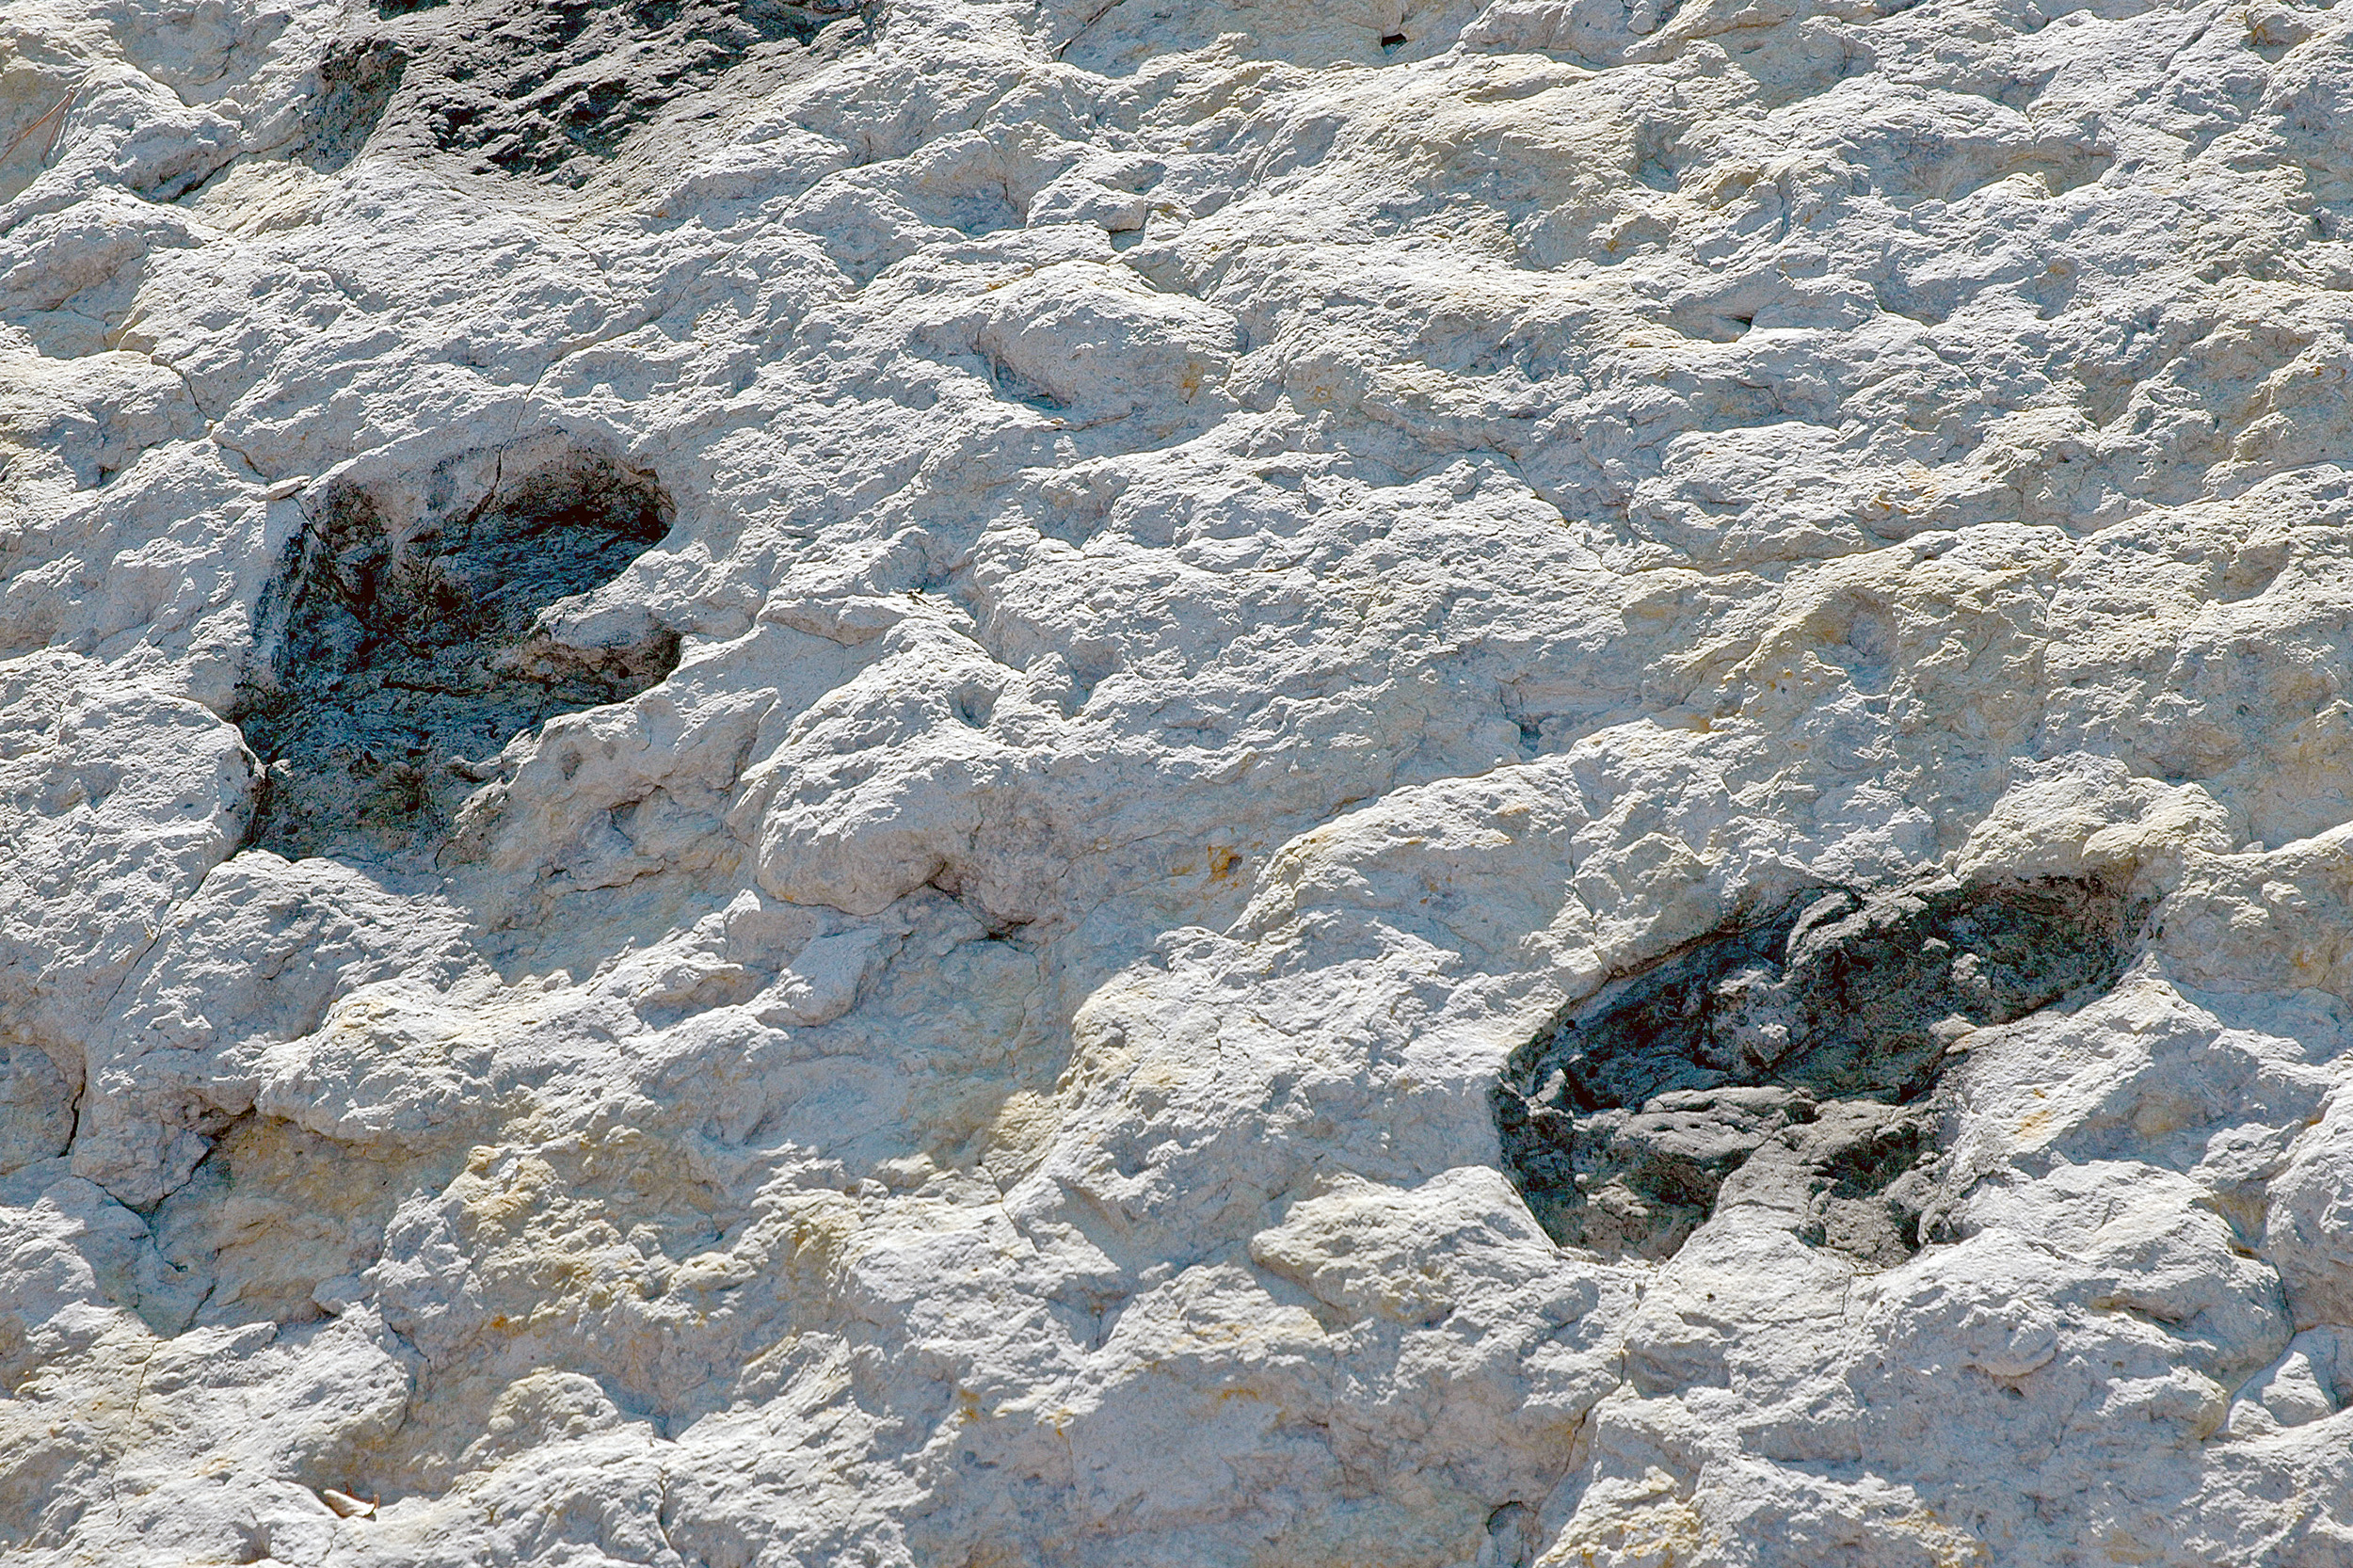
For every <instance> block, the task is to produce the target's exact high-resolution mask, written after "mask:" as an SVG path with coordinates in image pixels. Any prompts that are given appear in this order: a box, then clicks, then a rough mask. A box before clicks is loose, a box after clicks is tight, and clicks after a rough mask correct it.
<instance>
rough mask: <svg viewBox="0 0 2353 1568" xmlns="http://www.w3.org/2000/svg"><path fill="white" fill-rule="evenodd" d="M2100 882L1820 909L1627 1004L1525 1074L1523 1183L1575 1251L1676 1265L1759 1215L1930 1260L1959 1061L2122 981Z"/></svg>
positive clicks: (1508, 1124) (1794, 913) (1689, 961)
mask: <svg viewBox="0 0 2353 1568" xmlns="http://www.w3.org/2000/svg"><path fill="white" fill-rule="evenodd" d="M2131 925H2132V914H2131V911H2130V910H2129V909H2128V908H2127V906H2126V904H2125V901H2124V900H2123V899H2122V898H2121V896H2120V895H2118V894H2117V893H2115V892H2113V891H2111V890H2110V889H2108V888H2105V887H2103V886H2101V885H2100V884H2098V883H2095V882H2089V881H2066V880H2050V881H2042V882H2035V883H2030V884H2016V885H2000V886H1968V885H1964V884H1961V883H1960V882H1956V881H1952V880H1949V879H1946V880H1937V881H1929V882H1924V883H1919V884H1914V885H1913V886H1910V887H1905V888H1892V889H1883V890H1880V891H1874V892H1864V891H1856V890H1849V889H1836V890H1831V891H1817V892H1815V893H1811V894H1807V895H1804V896H1802V897H1801V898H1798V899H1794V900H1790V901H1788V902H1786V903H1784V904H1780V905H1778V906H1776V907H1774V908H1773V909H1770V910H1768V911H1766V912H1764V913H1762V914H1759V915H1755V916H1753V917H1751V918H1749V919H1745V920H1737V921H1735V922H1733V923H1732V924H1731V925H1729V926H1727V927H1726V928H1724V929H1723V930H1721V931H1719V932H1718V933H1716V934H1715V935H1713V936H1708V937H1706V938H1705V939H1703V940H1701V941H1699V942H1696V943H1694V944H1692V945H1691V946H1689V947H1688V948H1686V949H1684V950H1683V951H1681V952H1677V953H1674V954H1673V955H1671V956H1669V957H1667V958H1665V959H1662V960H1660V961H1659V962H1658V963H1656V964H1654V965H1651V966H1649V967H1648V968H1644V969H1642V970H1641V971H1640V972H1638V973H1635V974H1632V975H1629V976H1626V977H1625V978H1624V979H1621V980H1619V981H1617V982H1614V983H1613V984H1610V985H1609V986H1607V987H1605V988H1604V989H1603V990H1602V991H1601V992H1600V993H1598V994H1597V995H1596V996H1594V997H1593V998H1592V999H1591V1000H1588V1001H1586V1002H1584V1003H1582V1004H1580V1005H1579V1006H1577V1008H1575V1009H1573V1010H1571V1012H1569V1013H1568V1014H1567V1015H1565V1016H1561V1018H1559V1019H1556V1020H1555V1021H1554V1023H1553V1024H1552V1025H1551V1026H1550V1027H1548V1028H1547V1029H1546V1030H1545V1032H1543V1033H1542V1034H1539V1035H1538V1036H1537V1037H1536V1038H1535V1039H1533V1040H1531V1041H1529V1043H1528V1044H1527V1045H1526V1046H1524V1047H1522V1048H1520V1049H1519V1050H1518V1051H1516V1052H1514V1053H1513V1057H1512V1060H1511V1062H1510V1063H1509V1064H1508V1065H1507V1066H1506V1068H1505V1070H1504V1074H1503V1077H1502V1079H1501V1080H1500V1081H1499V1082H1498V1083H1497V1085H1496V1088H1495V1090H1494V1095H1493V1104H1494V1110H1495V1116H1496V1127H1497V1132H1498V1134H1499V1135H1500V1138H1501V1142H1502V1148H1503V1156H1504V1167H1505V1169H1506V1171H1507V1172H1508V1173H1509V1174H1510V1175H1511V1176H1512V1178H1513V1181H1514V1182H1515V1183H1516V1184H1517V1185H1518V1186H1519V1189H1520V1191H1521V1192H1522V1193H1523V1194H1524V1195H1525V1196H1526V1197H1527V1199H1528V1203H1529V1208H1531V1209H1532V1210H1533V1211H1534V1213H1535V1214H1536V1217H1537V1219H1538V1220H1539V1221H1541V1222H1542V1223H1543V1224H1544V1226H1545V1229H1546V1230H1547V1231H1548V1232H1550V1233H1551V1235H1552V1237H1553V1238H1554V1240H1558V1241H1560V1242H1561V1243H1562V1244H1563V1245H1571V1246H1583V1247H1590V1248H1593V1249H1594V1250H1596V1251H1598V1252H1601V1253H1604V1254H1606V1255H1609V1256H1621V1255H1627V1254H1631V1255H1636V1256H1645V1257H1663V1256H1667V1255H1669V1254H1671V1253H1673V1251H1674V1250H1675V1249H1676V1248H1677V1247H1680V1246H1681V1245H1682V1244H1683V1242H1684V1240H1686V1239H1687V1238H1688V1237H1689V1235H1690V1234H1691V1232H1692V1231H1693V1230H1695V1229H1696V1228H1698V1226H1699V1225H1700V1224H1701V1223H1702V1222H1704V1221H1705V1219H1706V1218H1707V1217H1708V1215H1709V1214H1710V1213H1712V1212H1713V1211H1714V1210H1715V1208H1717V1207H1718V1205H1719V1204H1720V1203H1721V1202H1725V1201H1729V1199H1730V1198H1731V1197H1732V1196H1733V1195H1736V1194H1737V1195H1739V1196H1742V1197H1744V1198H1748V1199H1751V1200H1753V1201H1761V1202H1769V1203H1773V1204H1776V1205H1778V1206H1780V1207H1783V1208H1787V1209H1789V1210H1791V1211H1793V1212H1795V1213H1797V1214H1798V1215H1799V1216H1800V1223H1799V1228H1800V1234H1801V1235H1802V1236H1804V1237H1805V1238H1806V1239H1807V1240H1810V1241H1812V1242H1814V1243H1815V1244H1817V1245H1820V1246H1829V1247H1834V1248H1837V1249H1838V1250H1840V1251H1843V1252H1846V1253H1848V1254H1849V1255H1850V1256H1855V1257H1856V1258H1858V1259H1860V1260H1862V1261H1865V1262H1866V1263H1869V1264H1871V1265H1874V1266H1884V1265H1886V1264H1889V1263H1893V1262H1897V1261H1900V1260H1901V1259H1902V1258H1903V1257H1905V1256H1909V1255H1910V1254H1911V1253H1912V1252H1913V1251H1915V1250H1917V1248H1918V1246H1919V1234H1918V1221H1919V1213H1920V1208H1921V1203H1922V1201H1923V1200H1924V1199H1925V1197H1926V1195H1927V1188H1928V1171H1929V1165H1930V1163H1931V1162H1932V1160H1933V1157H1934V1154H1935V1150H1936V1140H1935V1127H1934V1121H1933V1118H1932V1116H1931V1115H1930V1113H1929V1110H1928V1108H1927V1107H1926V1106H1925V1105H1924V1104H1923V1098H1924V1096H1926V1095H1927V1093H1928V1091H1929V1089H1930V1088H1931V1087H1932V1086H1933V1085H1934V1084H1935V1082H1936V1080H1937V1078H1938V1075H1939V1074H1940V1073H1941V1072H1942V1070H1943V1068H1944V1065H1945V1061H1946V1059H1947V1055H1948V1053H1949V1051H1950V1050H1951V1048H1952V1047H1953V1045H1954V1044H1955V1042H1956V1041H1957V1040H1958V1039H1959V1038H1960V1037H1961V1035H1963V1034H1965V1033H1967V1032H1970V1031H1972V1030H1975V1029H1978V1028H1983V1027H1986V1026H1988V1025H1993V1024H2002V1023H2009V1022H2011V1021H2013V1020H2015V1019H2017V1018H2020V1017H2023V1016H2025V1015H2027V1014H2029V1013H2032V1012H2034V1011H2036V1010H2038V1009H2040V1008H2043V1007H2047V1006H2050V1005H2052V1004H2054V1003H2056V1002H2058V1001H2060V1000H2063V999H2066V998H2068V997H2070V996H2071V995H2075V994H2082V993H2088V992H2093V991H2097V990H2101V989H2105V987H2106V986H2108V985H2110V984H2113V983H2114V982H2115V979H2116V977H2117V975H2118V974H2119V973H2120V972H2121V968H2122V966H2123V962H2124V958H2125V955H2126V951H2127V941H2128V936H2129V931H2130V927H2131Z"/></svg>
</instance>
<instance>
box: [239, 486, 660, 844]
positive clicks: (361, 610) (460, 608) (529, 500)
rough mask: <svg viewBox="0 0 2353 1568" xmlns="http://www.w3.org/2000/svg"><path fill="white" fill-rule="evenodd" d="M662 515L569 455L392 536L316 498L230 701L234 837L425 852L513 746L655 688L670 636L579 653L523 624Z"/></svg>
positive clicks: (655, 494)
mask: <svg viewBox="0 0 2353 1568" xmlns="http://www.w3.org/2000/svg"><path fill="white" fill-rule="evenodd" d="M669 523H670V502H669V498H668V497H667V496H666V495H665V494H664V492H663V491H662V489H661V488H660V487H659V486H657V485H656V484H655V483H654V482H653V480H652V479H651V478H650V477H649V476H648V475H645V474H642V473H637V472H632V471H631V470H628V469H625V468H623V467H621V466H619V465H617V464H616V463H614V462H613V461H611V460H610V459H609V458H606V457H603V456H597V455H595V454H591V453H587V452H583V451H577V450H574V451H569V452H567V453H565V454H564V455H562V456H560V457H558V458H557V459H556V460H554V461H552V462H548V463H545V464H543V465H542V466H540V467H537V468H536V469H535V470H534V471H533V472H530V473H528V474H526V475H523V476H521V477H520V478H514V479H508V480H505V481H504V482H503V483H499V484H494V485H493V486H491V487H490V488H489V490H488V494H487V495H486V496H485V497H484V499H482V500H481V501H480V502H479V504H475V505H473V506H472V507H471V508H469V509H467V510H465V511H463V512H461V513H459V514H458V515H456V516H451V517H446V518H442V517H437V516H435V515H434V514H433V512H432V511H431V510H430V509H429V508H428V509H427V511H426V515H425V517H424V520H422V521H421V522H420V523H417V524H415V525H412V526H409V527H408V528H405V529H394V528H392V527H391V526H389V525H388V524H387V522H386V520H385V518H384V516H383V514H382V512H381V511H380V509H379V507H378V505H377V503H376V499H375V498H374V497H373V496H372V495H371V494H370V493H369V492H368V491H366V490H364V489H361V488H357V487H351V486H345V487H341V488H335V489H332V490H330V491H328V494H327V495H326V497H325V498H324V499H323V501H322V502H321V503H320V504H319V505H318V506H317V508H316V510H315V512H314V514H313V516H312V520H311V526H310V528H309V529H308V530H307V531H306V534H305V536H304V538H303V541H302V545H301V551H300V559H299V560H298V561H297V562H296V565H295V567H294V568H293V569H292V571H291V572H290V573H289V575H288V577H287V579H286V580H285V582H284V583H283V584H281V585H280V594H281V595H282V596H283V599H282V604H283V613H284V616H285V631H284V634H283V636H282V637H281V638H280V641H279V644H278V648H277V651H276V655H275V657H274V658H273V659H272V660H271V661H270V663H269V667H268V668H267V669H266V670H264V671H260V672H257V673H256V675H255V676H254V677H253V678H252V679H251V680H248V684H247V685H246V687H245V688H244V690H243V691H242V692H241V694H240V701H239V707H238V723H239V725H240V726H241V727H242V728H243V729H244V731H245V737H246V742H247V744H248V745H250V746H251V747H252V748H253V750H254V752H255V754H256V755H258V756H259V757H260V758H261V759H262V760H263V761H264V764H265V765H266V768H267V772H266V774H265V775H264V784H263V791H262V799H261V801H260V804H259V807H258V808H257V810H256V812H255V814H254V823H253V827H252V830H251V832H250V834H249V837H248V843H249V844H250V845H251V846H253V847H258V848H264V849H270V850H275V851H277V852H278V853H279V854H281V855H284V856H288V857H289V858H293V857H296V856H304V855H323V854H335V855H353V854H357V855H361V856H385V855H391V854H397V853H399V852H400V851H403V850H408V849H417V848H425V847H429V846H431V845H432V844H433V843H434V842H436V841H437V840H438V839H439V838H440V836H441V835H442V834H443V833H445V832H446V830H447V827H448V824H449V822H450V820H451V817H452V815H453V813H454V811H455V808H456V805H457V804H458V802H460V801H461V800H462V799H463V798H464V797H465V796H466V795H467V794H469V793H471V792H472V790H473V789H474V788H475V786H476V785H477V784H478V783H479V782H480V781H481V780H482V778H483V777H485V776H486V772H485V770H484V769H483V768H482V767H481V766H480V765H479V764H480V762H481V761H482V760H487V759H488V758H490V757H492V756H494V755H495V754H496V753H497V752H498V750H499V749H500V748H501V747H502V746H504V744H506V742H507V741H509V740H510V739H512V738H513V737H514V736H516V735H518V734H520V733H521V732H523V731H524V730H526V729H531V728H536V727H537V726H538V725H540V724H543V723H545V722H546V721H547V720H548V719H550V718H552V717H553V716H554V715H555V714H557V713H564V712H575V711H578V710H580V709H584V708H593V707H596V706H599V705H600V704H603V703H608V702H617V701H620V700H622V699H624V698H626V697H629V696H634V695H635V694H637V693H639V692H642V691H644V690H645V689H646V688H648V686H651V685H653V684H654V683H655V682H656V681H658V680H662V679H663V678H664V676H666V675H667V674H668V673H669V672H670V671H671V670H672V669H674V668H675V667H676V666H677V664H678V639H677V637H676V636H675V635H672V634H668V633H655V634H653V635H651V636H649V637H648V638H647V639H646V640H644V641H643V642H641V643H639V644H637V645H636V646H633V647H629V648H612V649H600V650H594V651H590V650H584V649H579V648H569V647H567V646H565V645H562V644H559V643H556V642H554V641H552V639H551V638H549V637H548V636H547V635H546V634H545V633H544V632H540V631H538V630H536V616H537V615H538V612H539V611H541V610H543V609H545V608H546V607H548V606H549V605H551V604H552V603H554V602H555V601H556V600H561V599H564V598H567V597H568V596H571V595H575V594H579V593H583V592H585V591H587V590H589V589H592V588H596V587H599V586H601V585H602V584H606V583H609V582H611V581H612V580H613V579H614V578H615V577H616V576H618V575H619V574H620V572H621V571H622V569H623V568H626V567H627V566H628V565H629V563H630V562H631V561H632V560H633V559H635V558H636V557H637V556H638V555H639V554H640V553H642V552H644V551H645V550H646V549H647V547H648V546H649V545H652V544H654V543H656V542H657V541H659V540H660V539H661V538H662V536H663V535H664V533H666V532H667V531H668V529H669Z"/></svg>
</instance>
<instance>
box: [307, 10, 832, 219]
mask: <svg viewBox="0 0 2353 1568" xmlns="http://www.w3.org/2000/svg"><path fill="white" fill-rule="evenodd" d="M375 11H376V19H375V20H374V21H373V22H372V23H369V24H366V25H365V26H364V27H363V28H362V29H361V30H358V31H355V32H353V33H350V34H348V35H346V36H345V37H344V38H341V39H339V40H336V41H335V42H334V43H333V44H331V45H330V46H329V47H328V51H327V54H326V56H325V58H324V60H323V61H322V63H321V65H320V68H319V90H318V93H317V95H316V97H315V98H314V99H313V100H312V104H311V105H310V108H309V111H308V113H307V115H306V117H305V118H306V129H307V132H308V135H307V136H306V139H305V143H304V151H303V152H302V156H303V157H304V158H305V159H306V160H307V161H309V162H311V163H312V164H313V165H314V166H316V167H318V168H326V169H334V168H342V167H343V166H344V164H346V163H348V162H349V161H350V160H351V158H352V157H353V156H355V155H356V154H357V153H358V152H359V151H360V147H361V146H362V145H363V144H365V143H367V142H369V141H370V139H371V137H376V144H377V145H378V146H379V147H381V148H385V149H388V150H391V151H392V152H396V153H398V154H399V155H404V156H414V155H417V154H420V153H426V152H444V153H456V154H459V155H462V156H466V157H469V158H471V159H473V160H478V161H479V162H480V164H481V165H483V166H484V167H485V168H498V169H504V170H505V171H506V172H508V173H513V174H527V175H533V176H536V177H540V178H546V179H552V180H554V181H556V182H557V183H559V184H572V185H578V184H583V183H584V182H585V181H586V180H588V179H589V178H590V177H591V176H592V175H593V174H594V172H595V170H596V169H597V168H598V167H599V166H600V164H602V163H604V162H605V161H607V160H609V159H611V158H612V157H613V156H614V154H615V153H616V152H618V151H619V150H620V148H621V146H622V144H623V143H624V142H625V141H627V140H628V139H629V137H630V136H632V134H634V133H635V132H637V131H638V130H640V129H642V128H644V127H645V126H648V125H649V124H651V123H652V122H653V121H654V120H656V119H657V118H659V116H660V115H661V114H662V112H663V111H664V108H665V106H667V105H669V104H671V103H672V102H673V101H674V100H677V99H679V98H680V97H681V96H683V95H685V94H687V93H691V92H693V91H695V90H696V89H697V88H701V87H703V86H705V85H707V84H709V83H711V82H712V81H715V80H716V79H717V78H718V77H719V76H721V75H723V74H726V73H728V72H733V71H735V70H737V69H738V68H739V67H744V68H749V67H753V66H755V65H757V66H760V68H762V69H767V68H772V67H773V68H778V69H784V70H787V71H790V70H792V69H793V66H792V59H793V57H794V56H800V57H803V58H806V57H807V56H808V51H809V50H810V49H811V48H812V47H813V46H817V45H818V44H819V40H820V35H822V34H825V33H826V32H827V30H828V29H829V28H831V27H833V26H834V25H835V24H838V23H842V22H845V21H849V22H852V23H853V25H855V20H854V19H856V17H857V16H858V15H859V13H860V5H859V3H858V0H800V3H792V0H622V3H619V4H608V3H604V0H375ZM379 132H380V134H379Z"/></svg>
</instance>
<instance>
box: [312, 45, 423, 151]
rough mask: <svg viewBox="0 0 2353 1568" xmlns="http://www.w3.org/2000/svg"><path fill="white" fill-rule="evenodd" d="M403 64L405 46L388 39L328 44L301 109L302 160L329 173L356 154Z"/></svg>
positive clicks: (405, 67)
mask: <svg viewBox="0 0 2353 1568" xmlns="http://www.w3.org/2000/svg"><path fill="white" fill-rule="evenodd" d="M407 70H408V52H407V51H406V50H404V49H402V48H401V47H400V46H399V45H398V44H396V43H394V42H392V40H388V39H341V40H337V41H336V42H334V43H333V44H330V45H329V46H328V50H327V53H326V55H325V56H322V57H321V59H320V60H319V88H318V91H317V93H316V94H314V95H313V96H312V99H311V102H310V104H308V105H307V106H306V108H305V109H304V112H303V117H302V124H303V133H304V136H303V152H302V159H303V161H304V162H305V163H308V164H309V165H310V166H311V167H312V168H316V169H320V170H322V171H324V172H327V173H333V172H334V171H335V170H336V169H339V168H343V167H344V165H345V164H347V163H349V162H351V160H352V159H354V158H356V157H358V156H359V155H360V148H362V147H364V146H366V145H367V140H368V137H370V136H374V135H375V134H376V122H377V121H378V120H382V119H383V118H384V110H385V109H386V108H387V107H388V106H389V105H390V104H392V94H394V93H395V92H398V91H399V90H400V79H401V76H402V74H403V72H406V71H407Z"/></svg>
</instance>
